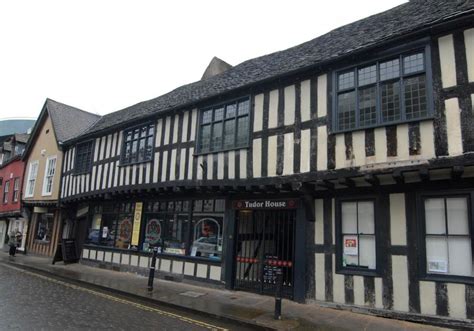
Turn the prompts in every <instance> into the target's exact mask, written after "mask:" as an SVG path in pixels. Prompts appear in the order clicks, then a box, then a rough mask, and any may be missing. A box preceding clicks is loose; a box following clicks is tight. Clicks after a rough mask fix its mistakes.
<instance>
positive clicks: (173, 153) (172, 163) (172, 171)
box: [170, 148, 177, 181]
mask: <svg viewBox="0 0 474 331" xmlns="http://www.w3.org/2000/svg"><path fill="white" fill-rule="evenodd" d="M176 152H177V150H176V148H173V149H172V150H171V161H170V181H172V180H175V179H176Z"/></svg>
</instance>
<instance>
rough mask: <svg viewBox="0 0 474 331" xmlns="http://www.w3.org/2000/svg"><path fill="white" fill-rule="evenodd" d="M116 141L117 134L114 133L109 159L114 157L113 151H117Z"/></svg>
mask: <svg viewBox="0 0 474 331" xmlns="http://www.w3.org/2000/svg"><path fill="white" fill-rule="evenodd" d="M117 139H118V132H115V133H114V135H113V138H112V150H111V151H110V157H114V156H115V151H116V150H117Z"/></svg>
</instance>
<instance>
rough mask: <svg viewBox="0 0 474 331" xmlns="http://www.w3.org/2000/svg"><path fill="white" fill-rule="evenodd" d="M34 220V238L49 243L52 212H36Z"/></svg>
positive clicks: (51, 228)
mask: <svg viewBox="0 0 474 331" xmlns="http://www.w3.org/2000/svg"><path fill="white" fill-rule="evenodd" d="M36 220H37V221H36V231H35V239H36V240H39V241H42V242H44V243H49V242H50V241H51V235H52V233H53V224H54V214H50V213H45V214H37V218H36Z"/></svg>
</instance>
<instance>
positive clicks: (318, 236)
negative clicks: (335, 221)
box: [314, 199, 324, 245]
mask: <svg viewBox="0 0 474 331" xmlns="http://www.w3.org/2000/svg"><path fill="white" fill-rule="evenodd" d="M314 207H315V209H316V210H315V216H316V219H315V223H316V224H315V226H314V231H315V234H314V239H315V243H316V244H318V245H322V244H324V200H323V199H316V200H314Z"/></svg>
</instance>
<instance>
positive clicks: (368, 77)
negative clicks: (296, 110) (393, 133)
mask: <svg viewBox="0 0 474 331" xmlns="http://www.w3.org/2000/svg"><path fill="white" fill-rule="evenodd" d="M428 53H429V50H428V47H426V48H424V49H419V50H417V51H412V52H409V53H403V54H399V55H395V56H392V57H387V58H384V59H382V60H379V61H376V62H373V63H368V64H363V65H359V66H356V67H352V68H349V69H344V70H340V71H337V72H335V73H334V92H335V93H334V112H333V114H334V116H333V119H334V123H333V129H334V131H336V132H341V131H351V130H357V129H362V128H370V127H375V126H381V125H387V124H394V123H400V122H408V121H413V120H420V119H424V118H428V117H430V116H432V107H431V102H430V99H431V98H430V95H431V83H430V77H431V75H430V67H429V59H428V56H427V54H428Z"/></svg>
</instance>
